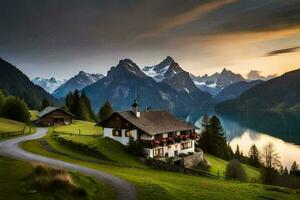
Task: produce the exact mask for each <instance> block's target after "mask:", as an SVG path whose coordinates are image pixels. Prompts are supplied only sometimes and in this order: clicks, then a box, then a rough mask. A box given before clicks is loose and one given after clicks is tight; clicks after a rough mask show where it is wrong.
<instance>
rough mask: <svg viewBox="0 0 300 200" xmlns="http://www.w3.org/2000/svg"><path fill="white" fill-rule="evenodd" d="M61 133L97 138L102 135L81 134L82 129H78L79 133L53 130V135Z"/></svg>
mask: <svg viewBox="0 0 300 200" xmlns="http://www.w3.org/2000/svg"><path fill="white" fill-rule="evenodd" d="M59 135H70V136H83V137H94V138H96V137H102V135H99V134H98V135H96V134H94V135H92V134H91V135H86V134H81V131H80V130H79V131H78V133H68V132H60V131H55V130H53V131H52V132H51V136H59Z"/></svg>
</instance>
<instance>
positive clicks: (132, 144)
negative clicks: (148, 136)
mask: <svg viewBox="0 0 300 200" xmlns="http://www.w3.org/2000/svg"><path fill="white" fill-rule="evenodd" d="M127 151H128V152H129V153H131V154H133V155H136V156H142V157H144V156H145V151H144V146H143V144H141V143H140V142H138V141H134V140H133V139H132V138H131V139H130V141H129V144H128V146H127Z"/></svg>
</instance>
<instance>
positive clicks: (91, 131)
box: [49, 120, 102, 135]
mask: <svg viewBox="0 0 300 200" xmlns="http://www.w3.org/2000/svg"><path fill="white" fill-rule="evenodd" d="M95 125H96V123H94V122H88V121H80V120H74V121H73V123H72V124H70V125H65V126H55V127H52V128H49V131H53V130H54V131H57V132H65V133H72V134H82V135H102V128H101V127H99V126H95Z"/></svg>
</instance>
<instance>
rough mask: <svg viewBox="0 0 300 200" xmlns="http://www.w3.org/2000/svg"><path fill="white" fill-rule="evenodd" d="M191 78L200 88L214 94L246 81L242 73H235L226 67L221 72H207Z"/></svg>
mask: <svg viewBox="0 0 300 200" xmlns="http://www.w3.org/2000/svg"><path fill="white" fill-rule="evenodd" d="M191 78H192V79H193V81H194V83H195V84H196V86H197V87H198V88H199V89H201V90H202V91H206V92H209V93H210V94H211V95H213V96H215V95H217V94H218V93H219V92H221V91H222V90H223V89H224V88H225V87H227V86H229V85H231V84H234V83H237V82H240V81H245V79H244V78H243V77H242V75H240V74H235V73H233V72H232V71H230V70H227V69H226V68H224V69H223V70H222V72H221V73H218V72H217V73H214V74H213V75H211V76H209V75H207V74H205V75H204V76H198V77H196V76H193V75H191Z"/></svg>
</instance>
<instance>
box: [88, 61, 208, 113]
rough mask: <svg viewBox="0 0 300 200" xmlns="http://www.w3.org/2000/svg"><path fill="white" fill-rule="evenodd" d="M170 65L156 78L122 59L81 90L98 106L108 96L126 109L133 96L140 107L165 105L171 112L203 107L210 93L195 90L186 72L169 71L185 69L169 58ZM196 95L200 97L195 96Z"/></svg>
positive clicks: (162, 106)
mask: <svg viewBox="0 0 300 200" xmlns="http://www.w3.org/2000/svg"><path fill="white" fill-rule="evenodd" d="M167 59H168V58H167ZM170 66H171V68H170V69H168V70H166V74H165V76H164V78H162V79H159V80H155V79H153V78H151V77H149V76H147V75H146V74H145V73H144V71H142V70H141V69H140V68H139V67H138V66H137V65H136V64H135V63H134V62H133V61H131V60H130V59H124V60H121V61H120V62H119V64H118V65H117V66H115V67H112V68H111V69H110V70H109V71H108V73H107V76H106V77H104V78H102V79H100V80H99V81H98V82H96V83H94V84H92V85H90V86H88V87H86V88H85V89H84V90H83V91H84V92H85V93H86V94H87V95H88V96H89V97H90V98H91V101H92V105H93V107H94V108H99V107H100V106H101V105H102V104H103V102H104V101H105V100H109V101H110V102H111V103H112V105H113V106H114V109H116V110H126V109H128V108H129V107H130V106H131V104H132V102H133V100H134V99H135V98H137V99H138V100H139V102H140V103H141V107H142V108H147V107H151V108H152V109H166V110H169V111H171V112H173V113H174V112H178V113H180V112H184V111H187V110H189V109H191V108H192V107H194V106H197V107H203V106H205V105H206V104H207V103H208V102H209V101H210V100H211V97H210V95H209V94H207V93H204V92H202V91H201V90H198V89H197V88H196V87H195V86H193V81H191V80H188V79H186V76H183V77H184V78H183V79H182V80H179V78H178V77H177V76H176V73H174V72H171V71H172V70H173V69H174V70H175V68H176V70H175V71H176V72H178V73H185V72H184V71H183V70H182V69H179V68H180V67H179V65H178V64H177V63H175V62H172V63H171V64H170ZM171 69H172V70H171ZM179 71H181V72H179ZM187 77H188V78H189V76H187ZM178 82H181V83H183V86H179V85H178ZM189 84H191V85H189ZM185 88H186V89H185ZM195 88H196V89H197V90H196V91H194V89H195ZM197 95H198V97H200V96H201V98H197V99H195V97H196V96H197Z"/></svg>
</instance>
